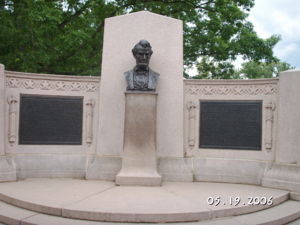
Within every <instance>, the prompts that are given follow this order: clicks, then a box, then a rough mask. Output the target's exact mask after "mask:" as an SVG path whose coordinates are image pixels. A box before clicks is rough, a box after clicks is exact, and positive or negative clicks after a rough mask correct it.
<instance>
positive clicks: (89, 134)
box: [85, 99, 95, 145]
mask: <svg viewBox="0 0 300 225" xmlns="http://www.w3.org/2000/svg"><path fill="white" fill-rule="evenodd" d="M85 105H86V137H85V141H86V143H87V144H88V145H91V144H92V142H93V117H94V107H95V101H94V100H93V99H90V100H89V101H88V102H87V103H86V104H85Z"/></svg>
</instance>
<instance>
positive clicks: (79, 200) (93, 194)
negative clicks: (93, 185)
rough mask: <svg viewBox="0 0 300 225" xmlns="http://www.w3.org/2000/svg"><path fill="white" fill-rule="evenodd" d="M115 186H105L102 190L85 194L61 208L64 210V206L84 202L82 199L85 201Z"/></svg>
mask: <svg viewBox="0 0 300 225" xmlns="http://www.w3.org/2000/svg"><path fill="white" fill-rule="evenodd" d="M115 187H116V186H115V185H112V186H110V187H107V188H105V189H103V190H101V191H98V192H95V193H92V194H90V195H87V196H85V197H84V198H81V199H78V200H77V201H74V202H71V203H66V204H64V205H62V206H61V209H62V210H63V208H65V207H67V206H71V205H74V204H76V203H79V202H82V201H84V200H86V199H89V198H91V197H93V196H95V195H99V194H101V193H103V192H106V191H108V190H110V189H113V188H115Z"/></svg>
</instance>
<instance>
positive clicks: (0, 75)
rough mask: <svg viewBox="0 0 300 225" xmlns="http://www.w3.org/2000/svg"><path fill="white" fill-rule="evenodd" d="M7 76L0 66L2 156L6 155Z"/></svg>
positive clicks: (0, 149) (0, 137) (0, 65)
mask: <svg viewBox="0 0 300 225" xmlns="http://www.w3.org/2000/svg"><path fill="white" fill-rule="evenodd" d="M5 103H6V100H5V75H4V65H2V64H0V156H1V155H5V143H6V140H5V137H6V132H5V119H4V117H5Z"/></svg>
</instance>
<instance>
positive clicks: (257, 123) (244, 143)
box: [199, 101, 262, 150]
mask: <svg viewBox="0 0 300 225" xmlns="http://www.w3.org/2000/svg"><path fill="white" fill-rule="evenodd" d="M200 109H201V110H200V111H201V112H200V141H199V143H200V148H217V149H244V150H261V139H262V138H261V136H262V102H261V101H200Z"/></svg>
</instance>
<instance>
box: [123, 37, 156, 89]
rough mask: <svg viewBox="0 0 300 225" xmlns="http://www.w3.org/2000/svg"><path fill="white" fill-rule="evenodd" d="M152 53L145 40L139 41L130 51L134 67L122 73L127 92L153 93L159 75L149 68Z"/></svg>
mask: <svg viewBox="0 0 300 225" xmlns="http://www.w3.org/2000/svg"><path fill="white" fill-rule="evenodd" d="M152 53H153V51H152V48H151V45H150V43H149V42H148V41H146V40H140V41H139V42H138V43H137V44H136V45H135V46H134V48H133V49H132V54H133V56H134V58H135V60H136V66H135V67H134V68H133V69H132V70H129V71H127V72H125V73H124V75H125V78H126V81H127V88H126V90H127V91H155V90H156V83H157V79H158V77H159V74H158V73H156V72H154V71H153V70H151V69H150V68H149V61H150V58H151V55H152Z"/></svg>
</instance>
